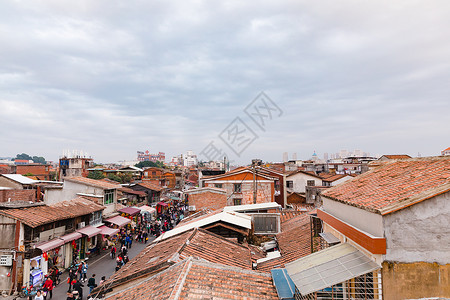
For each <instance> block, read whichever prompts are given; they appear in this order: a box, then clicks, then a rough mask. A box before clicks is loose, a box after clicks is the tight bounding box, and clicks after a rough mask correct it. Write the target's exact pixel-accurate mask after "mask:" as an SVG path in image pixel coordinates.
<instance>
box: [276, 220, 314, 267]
mask: <svg viewBox="0 0 450 300" xmlns="http://www.w3.org/2000/svg"><path fill="white" fill-rule="evenodd" d="M281 228H282V232H281V233H279V234H277V241H278V247H279V249H280V252H281V257H282V258H283V263H284V264H286V263H289V262H292V261H294V260H297V259H299V258H301V257H303V256H306V255H309V254H311V227H310V216H309V215H308V214H307V213H305V214H303V215H300V216H297V217H295V218H293V219H291V220H289V221H287V222H284V223H283V224H281Z"/></svg>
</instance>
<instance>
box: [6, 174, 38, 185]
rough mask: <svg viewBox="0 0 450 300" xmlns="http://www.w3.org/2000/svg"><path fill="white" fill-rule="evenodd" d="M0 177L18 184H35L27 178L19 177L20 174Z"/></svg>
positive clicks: (35, 181)
mask: <svg viewBox="0 0 450 300" xmlns="http://www.w3.org/2000/svg"><path fill="white" fill-rule="evenodd" d="M0 176H4V177H6V178H8V179H10V180H13V181H15V182H18V183H20V184H33V183H37V182H38V181H37V180H34V179H31V178H28V177H26V176H23V175H20V174H0Z"/></svg>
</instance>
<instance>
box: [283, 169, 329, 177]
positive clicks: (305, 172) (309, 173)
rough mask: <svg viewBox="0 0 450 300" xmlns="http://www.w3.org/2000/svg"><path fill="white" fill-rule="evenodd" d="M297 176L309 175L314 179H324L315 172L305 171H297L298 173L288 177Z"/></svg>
mask: <svg viewBox="0 0 450 300" xmlns="http://www.w3.org/2000/svg"><path fill="white" fill-rule="evenodd" d="M297 174H304V175H309V176H312V177H316V178H319V179H322V177H320V176H319V175H317V174H316V173H314V172H313V171H304V170H297V171H295V172H293V173H291V174H289V175H287V177H291V176H295V175H297Z"/></svg>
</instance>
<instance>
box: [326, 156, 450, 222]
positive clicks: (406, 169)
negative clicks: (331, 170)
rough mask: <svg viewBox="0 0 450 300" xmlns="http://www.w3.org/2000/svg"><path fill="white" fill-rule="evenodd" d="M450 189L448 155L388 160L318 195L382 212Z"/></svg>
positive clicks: (394, 209) (393, 209) (449, 161)
mask: <svg viewBox="0 0 450 300" xmlns="http://www.w3.org/2000/svg"><path fill="white" fill-rule="evenodd" d="M449 190H450V157H445V156H439V157H426V158H415V159H408V160H398V161H392V162H389V163H387V164H383V165H382V166H380V167H378V168H376V169H373V170H371V171H369V172H366V173H363V174H361V175H359V176H358V177H356V178H354V179H353V180H351V181H347V182H345V183H343V184H341V185H339V186H336V187H333V188H330V189H328V190H327V191H325V192H323V193H322V195H323V196H325V197H328V198H330V199H333V200H336V201H339V202H343V203H346V204H348V205H352V206H356V207H359V208H362V209H365V210H368V211H371V212H375V213H379V214H382V215H385V214H389V213H391V212H394V211H397V210H399V209H402V208H405V207H408V206H410V205H413V204H415V203H418V202H420V201H423V200H426V199H429V198H431V197H434V196H436V195H439V194H441V193H445V192H447V191H449Z"/></svg>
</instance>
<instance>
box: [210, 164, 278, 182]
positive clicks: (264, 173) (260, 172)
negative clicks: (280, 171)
mask: <svg viewBox="0 0 450 300" xmlns="http://www.w3.org/2000/svg"><path fill="white" fill-rule="evenodd" d="M242 173H249V174H253V171H252V170H251V168H250V167H240V168H237V169H234V170H232V171H229V172H227V173H225V174H221V175H213V176H204V177H202V180H204V181H209V180H215V179H222V178H226V177H228V176H233V175H237V174H242ZM273 173H275V172H273ZM252 176H253V175H252ZM256 176H260V177H262V178H265V179H268V180H274V179H275V178H273V177H271V176H270V175H268V171H264V170H260V169H258V171H257V172H256ZM252 179H253V177H249V178H248V180H252Z"/></svg>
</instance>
